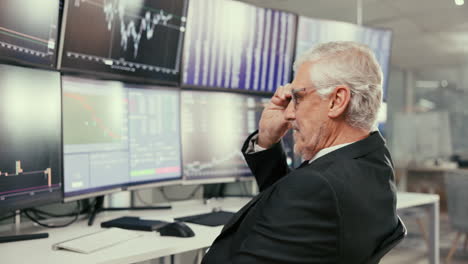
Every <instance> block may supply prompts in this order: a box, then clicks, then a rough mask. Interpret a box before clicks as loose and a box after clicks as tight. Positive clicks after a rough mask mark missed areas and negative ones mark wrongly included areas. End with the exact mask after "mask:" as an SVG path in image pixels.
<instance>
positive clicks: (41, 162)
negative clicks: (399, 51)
mask: <svg viewBox="0 0 468 264" xmlns="http://www.w3.org/2000/svg"><path fill="white" fill-rule="evenodd" d="M61 157H62V153H61V102H60V74H59V73H58V72H50V71H44V70H36V69H28V68H22V67H17V66H9V65H0V212H1V211H3V210H4V209H5V210H6V209H10V208H20V209H21V208H25V207H30V206H36V205H41V203H45V202H46V201H48V202H53V201H59V200H60V199H61V190H62V183H61V175H62V173H61V160H62V158H61Z"/></svg>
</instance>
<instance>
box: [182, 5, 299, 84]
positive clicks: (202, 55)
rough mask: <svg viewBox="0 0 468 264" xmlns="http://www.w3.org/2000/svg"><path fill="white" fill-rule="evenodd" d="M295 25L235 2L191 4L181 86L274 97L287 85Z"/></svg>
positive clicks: (291, 19) (286, 16)
mask: <svg viewBox="0 0 468 264" xmlns="http://www.w3.org/2000/svg"><path fill="white" fill-rule="evenodd" d="M239 18H242V19H239ZM296 21H297V16H296V15H294V14H291V13H287V12H282V11H277V10H272V9H265V8H260V7H255V6H251V5H248V4H245V3H241V2H238V1H229V0H209V1H205V0H191V1H190V4H189V14H188V19H187V34H186V39H185V46H184V65H183V81H182V84H183V85H184V86H186V87H212V88H226V89H241V90H248V91H257V92H274V91H275V90H276V88H277V87H278V86H279V85H283V84H285V83H288V82H290V81H291V72H292V69H291V66H292V59H293V56H294V54H293V53H294V41H295V36H296Z"/></svg>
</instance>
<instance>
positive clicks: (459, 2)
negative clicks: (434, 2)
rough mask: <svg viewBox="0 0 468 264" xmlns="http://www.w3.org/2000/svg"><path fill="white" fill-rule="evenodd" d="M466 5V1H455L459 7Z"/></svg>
mask: <svg viewBox="0 0 468 264" xmlns="http://www.w3.org/2000/svg"><path fill="white" fill-rule="evenodd" d="M464 3H465V0H455V4H456V5H457V6H462V5H463V4H464Z"/></svg>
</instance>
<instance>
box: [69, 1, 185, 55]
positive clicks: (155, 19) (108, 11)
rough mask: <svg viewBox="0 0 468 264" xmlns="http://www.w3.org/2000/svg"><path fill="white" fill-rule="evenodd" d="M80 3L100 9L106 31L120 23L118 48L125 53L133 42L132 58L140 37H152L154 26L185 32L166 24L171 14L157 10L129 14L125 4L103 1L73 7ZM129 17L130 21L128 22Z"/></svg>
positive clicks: (148, 38)
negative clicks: (115, 22) (140, 13)
mask: <svg viewBox="0 0 468 264" xmlns="http://www.w3.org/2000/svg"><path fill="white" fill-rule="evenodd" d="M81 3H89V4H92V5H94V6H98V7H102V10H103V12H104V15H105V19H106V24H107V30H109V31H111V30H112V25H113V24H114V19H116V18H118V20H119V21H120V36H121V41H120V46H121V48H122V49H123V50H124V51H127V47H128V43H129V41H130V40H131V41H133V50H134V51H133V57H134V58H136V57H137V55H138V48H139V46H140V41H141V38H142V36H146V39H147V40H151V39H152V38H153V37H154V31H155V28H156V26H165V27H169V28H172V29H175V30H180V31H185V28H184V27H178V26H176V25H172V24H169V23H168V22H169V21H170V20H172V19H173V18H174V16H173V15H172V14H169V13H166V12H164V10H159V11H158V12H156V13H155V12H152V11H146V12H145V14H144V16H139V15H137V14H130V13H128V12H127V11H126V2H125V1H120V0H111V1H105V2H104V4H103V5H101V4H99V3H96V2H92V1H89V0H76V1H75V6H76V7H80V5H81ZM128 17H130V18H132V19H130V20H128V19H127V18H128Z"/></svg>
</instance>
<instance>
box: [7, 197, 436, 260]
mask: <svg viewBox="0 0 468 264" xmlns="http://www.w3.org/2000/svg"><path fill="white" fill-rule="evenodd" d="M438 200H439V197H438V195H431V194H416V193H398V202H397V208H399V209H400V208H407V207H412V206H420V205H425V204H431V203H435V202H437V201H438ZM248 201H249V199H248V198H226V199H223V200H218V201H210V203H208V204H203V202H202V201H186V202H176V203H173V209H171V210H160V211H159V210H158V211H124V212H122V211H121V212H103V213H101V214H99V215H98V216H97V218H96V221H95V224H94V225H93V226H92V227H88V226H87V223H86V221H84V220H82V221H79V222H78V223H75V224H73V225H72V226H69V227H67V228H59V229H48V230H41V231H42V232H44V231H47V232H49V235H50V237H49V238H48V239H39V240H31V241H21V242H14V243H6V244H0V256H1V260H2V261H1V262H2V263H66V264H74V263H80V264H82V263H133V262H139V261H145V260H149V259H154V258H158V257H163V256H168V255H173V254H179V253H183V252H187V251H192V250H197V249H201V248H206V247H209V246H210V245H211V243H212V242H213V240H214V239H215V238H216V237H217V236H218V234H219V233H220V232H221V229H222V227H221V226H219V227H207V226H201V225H196V224H190V223H188V225H189V226H190V227H191V228H192V229H193V231H194V232H195V234H196V236H195V237H192V238H177V237H160V236H159V234H158V233H157V232H144V231H141V232H142V233H143V236H142V237H139V238H136V239H132V240H129V241H126V242H123V243H121V244H118V245H115V246H112V247H110V248H106V249H102V250H99V251H97V252H94V253H92V254H88V255H87V254H80V253H74V252H69V251H65V250H52V245H53V244H55V243H58V242H62V241H65V240H68V239H71V238H75V237H79V236H82V235H84V234H88V233H94V232H97V231H98V230H100V229H101V228H100V222H103V221H107V220H110V219H113V218H117V217H120V216H122V215H138V216H140V217H142V218H144V219H160V220H166V221H173V218H176V217H180V216H186V215H192V214H198V213H205V212H210V211H211V210H212V208H215V207H221V208H222V209H223V210H226V211H237V210H239V209H240V208H241V207H242V206H243V205H245V204H246V203H247V202H248ZM25 231H27V230H25ZM135 232H138V231H135Z"/></svg>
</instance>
